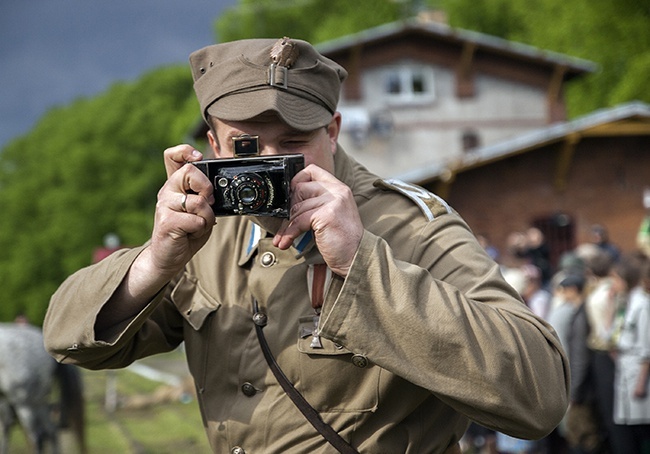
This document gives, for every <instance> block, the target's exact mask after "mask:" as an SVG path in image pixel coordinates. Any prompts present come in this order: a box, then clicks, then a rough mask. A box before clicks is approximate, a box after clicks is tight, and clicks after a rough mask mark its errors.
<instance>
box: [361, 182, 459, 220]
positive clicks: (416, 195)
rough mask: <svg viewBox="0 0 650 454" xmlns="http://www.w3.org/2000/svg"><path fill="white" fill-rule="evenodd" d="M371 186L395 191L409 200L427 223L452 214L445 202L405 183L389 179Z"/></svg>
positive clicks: (430, 193) (422, 189)
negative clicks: (424, 217) (418, 209)
mask: <svg viewBox="0 0 650 454" xmlns="http://www.w3.org/2000/svg"><path fill="white" fill-rule="evenodd" d="M373 184H374V186H375V187H377V188H380V189H383V190H391V191H395V192H397V193H399V194H402V195H403V196H405V197H407V198H409V199H411V201H412V202H414V203H415V204H416V205H417V206H418V207H419V208H420V210H421V211H422V214H424V215H425V216H426V218H427V220H429V221H433V220H434V219H435V218H436V217H438V216H441V215H443V214H448V213H451V212H452V209H451V207H450V206H449V205H448V204H447V202H446V201H445V200H443V199H442V198H441V197H439V196H437V195H435V194H433V193H432V192H429V191H427V190H426V189H424V188H422V187H420V186H417V185H415V184H411V183H405V182H403V181H400V180H395V179H391V178H389V179H386V180H376V181H375V182H374V183H373Z"/></svg>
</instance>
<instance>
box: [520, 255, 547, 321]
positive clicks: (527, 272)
mask: <svg viewBox="0 0 650 454" xmlns="http://www.w3.org/2000/svg"><path fill="white" fill-rule="evenodd" d="M522 271H523V274H524V279H525V280H524V287H523V290H522V292H521V296H522V297H523V299H524V302H525V303H526V304H527V305H528V307H530V309H531V310H532V311H533V312H534V313H535V314H536V315H538V316H540V317H542V318H543V319H545V320H547V319H548V315H549V312H550V309H551V301H552V299H553V295H552V294H551V292H549V291H548V290H547V289H546V288H545V287H544V286H543V284H542V271H541V270H540V269H539V268H537V267H536V266H535V265H524V266H523V267H522Z"/></svg>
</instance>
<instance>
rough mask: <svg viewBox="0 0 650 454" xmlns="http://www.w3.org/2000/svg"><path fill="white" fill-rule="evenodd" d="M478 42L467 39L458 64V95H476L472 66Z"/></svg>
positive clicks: (462, 96) (461, 96)
mask: <svg viewBox="0 0 650 454" xmlns="http://www.w3.org/2000/svg"><path fill="white" fill-rule="evenodd" d="M475 53H476V43H474V42H469V41H466V42H465V43H464V44H463V50H462V51H461V54H460V60H459V61H458V66H456V96H458V97H459V98H468V97H471V96H474V91H475V89H474V88H475V87H474V78H473V77H472V66H473V64H474V54H475Z"/></svg>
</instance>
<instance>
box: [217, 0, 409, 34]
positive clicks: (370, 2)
mask: <svg viewBox="0 0 650 454" xmlns="http://www.w3.org/2000/svg"><path fill="white" fill-rule="evenodd" d="M419 7H420V2H418V1H414V0H403V1H394V0H356V1H353V2H351V1H349V0H283V1H277V0H240V2H239V4H238V5H237V6H236V7H234V8H231V9H229V10H228V11H226V12H225V13H224V14H223V15H222V16H221V17H220V18H219V19H218V20H217V22H216V30H217V36H218V38H219V41H221V42H226V41H234V40H237V39H245V38H281V37H283V36H290V37H292V38H297V39H304V40H307V41H310V42H312V43H319V42H323V41H326V40H329V39H333V38H338V37H341V36H344V35H347V34H350V33H355V32H358V31H361V30H365V29H367V28H370V27H374V26H377V25H381V24H384V23H387V22H392V21H396V20H399V19H401V18H405V17H410V16H412V15H413V13H414V11H416V10H417V9H418V8H419Z"/></svg>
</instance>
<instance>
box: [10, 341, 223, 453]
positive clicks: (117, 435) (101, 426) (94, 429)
mask: <svg viewBox="0 0 650 454" xmlns="http://www.w3.org/2000/svg"><path fill="white" fill-rule="evenodd" d="M150 363H151V364H155V365H156V366H158V365H161V364H164V365H166V366H168V367H169V368H170V369H176V370H178V369H179V365H180V367H182V364H183V363H184V358H183V354H182V352H179V351H177V352H173V353H169V354H167V355H160V356H158V357H155V358H152V359H151V360H150ZM111 374H112V375H113V377H115V382H116V385H117V395H118V399H119V402H120V404H119V405H118V406H117V409H116V410H115V411H114V412H112V413H109V412H107V411H106V409H105V396H106V388H107V386H106V385H107V380H111V379H112V377H111ZM83 377H84V390H85V398H86V438H87V445H88V452H89V453H91V454H109V453H110V454H114V453H124V454H166V453H169V454H172V453H174V454H176V453H179V452H191V453H209V452H210V448H209V445H208V442H207V438H206V436H205V432H204V430H203V423H202V422H201V415H200V413H199V408H198V403H197V402H196V400H195V399H194V398H191V399H183V400H184V401H185V403H184V402H181V400H180V399H178V398H176V395H175V394H172V393H171V392H170V387H169V386H166V385H161V383H159V382H155V381H152V380H149V379H146V378H143V377H141V376H139V375H137V374H135V373H133V372H131V371H129V370H128V369H126V370H118V371H112V372H107V371H86V370H84V371H83ZM154 401H157V402H158V403H154ZM61 438H62V440H61V444H62V450H61V451H62V452H63V453H66V454H68V453H70V454H73V453H76V452H78V451H77V449H76V446H75V444H74V439H73V437H72V434H70V433H66V432H64V433H63V434H62V437H61ZM10 440H11V441H10V443H11V444H10V451H9V452H11V453H17V454H23V453H25V454H27V453H30V450H29V449H28V448H27V444H26V441H25V437H24V435H23V433H22V432H21V430H19V429H18V428H16V429H14V430H13V432H12V434H11V439H10Z"/></svg>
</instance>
